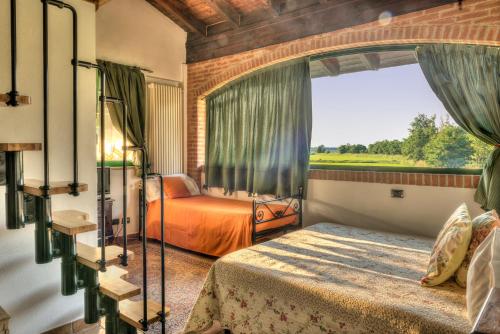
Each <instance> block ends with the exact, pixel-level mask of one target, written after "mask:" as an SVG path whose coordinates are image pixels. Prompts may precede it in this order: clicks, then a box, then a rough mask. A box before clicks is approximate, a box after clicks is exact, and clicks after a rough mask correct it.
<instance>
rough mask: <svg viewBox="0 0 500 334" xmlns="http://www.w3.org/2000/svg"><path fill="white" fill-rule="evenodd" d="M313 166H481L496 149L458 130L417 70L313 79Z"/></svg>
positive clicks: (410, 67)
mask: <svg viewBox="0 0 500 334" xmlns="http://www.w3.org/2000/svg"><path fill="white" fill-rule="evenodd" d="M312 87H313V89H312V93H313V131H312V142H311V147H312V149H311V167H312V168H315V167H317V168H318V167H320V168H329V167H331V168H338V167H341V166H344V167H346V166H351V167H352V166H358V167H360V168H362V167H402V168H405V167H406V168H407V167H417V168H418V167H420V168H461V169H478V168H482V166H483V164H484V162H485V160H486V159H487V157H488V155H489V154H490V152H491V151H492V150H493V147H492V146H491V145H488V144H485V143H483V142H481V141H480V140H478V139H476V138H475V137H474V136H472V135H470V134H468V133H467V132H465V131H464V130H462V128H460V127H459V126H458V125H457V124H456V123H455V122H454V121H453V120H452V119H451V118H450V117H449V114H448V113H447V111H446V110H445V108H444V106H443V105H442V103H441V102H440V101H439V99H438V98H437V97H436V95H435V94H434V92H433V91H432V90H431V88H430V87H429V84H428V83H427V81H426V79H425V77H424V75H423V73H422V71H421V69H420V67H419V65H418V64H411V65H404V66H398V67H391V68H385V69H379V70H378V71H363V72H356V73H349V74H343V75H340V76H334V77H321V78H315V79H313V80H312Z"/></svg>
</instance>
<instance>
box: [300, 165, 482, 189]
mask: <svg viewBox="0 0 500 334" xmlns="http://www.w3.org/2000/svg"><path fill="white" fill-rule="evenodd" d="M329 167H330V166H329ZM315 168H316V166H311V170H309V179H312V180H330V181H347V182H365V183H384V184H401V185H415V186H429V187H451V188H471V189H475V188H477V186H478V184H479V179H480V178H481V175H477V174H475V173H477V172H476V171H475V170H468V171H470V172H471V173H470V174H464V173H459V174H453V173H444V170H443V172H441V173H438V171H436V169H433V171H432V172H422V171H419V172H416V171H414V170H405V171H391V170H387V169H386V168H385V167H381V168H380V169H379V168H377V169H378V170H373V168H376V167H373V168H372V170H368V169H369V167H367V168H366V169H365V170H362V169H358V168H360V167H356V168H354V169H353V168H351V167H349V166H347V167H346V168H345V169H340V168H341V167H338V166H337V167H335V169H315ZM387 168H391V167H387ZM396 168H397V167H396ZM473 172H474V173H473Z"/></svg>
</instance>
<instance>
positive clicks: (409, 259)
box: [185, 223, 471, 334]
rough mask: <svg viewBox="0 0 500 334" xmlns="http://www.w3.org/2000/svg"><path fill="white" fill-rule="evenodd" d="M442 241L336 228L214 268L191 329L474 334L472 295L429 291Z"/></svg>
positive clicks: (289, 238)
mask: <svg viewBox="0 0 500 334" xmlns="http://www.w3.org/2000/svg"><path fill="white" fill-rule="evenodd" d="M432 245H433V240H431V239H426V238H418V237H412V236H406V235H398V234H391V233H382V232H375V231H370V230H366V229H359V228H353V227H347V226H342V225H336V224H329V223H321V224H316V225H313V226H311V227H308V228H306V229H303V230H301V231H297V232H293V233H289V234H287V235H285V236H283V237H280V238H277V239H274V240H272V241H269V242H265V243H262V244H259V245H256V246H253V247H250V248H247V249H245V250H240V251H238V252H234V253H231V254H229V255H227V256H225V257H223V258H221V259H219V260H218V261H216V262H215V263H214V265H213V266H212V268H211V270H210V272H209V274H208V277H207V280H206V282H205V284H204V286H203V289H202V291H201V292H200V295H199V297H198V300H197V302H196V304H195V306H194V307H193V310H192V312H191V315H190V317H189V320H188V323H187V325H186V328H185V332H187V333H196V332H199V331H201V330H204V329H206V328H209V327H210V326H211V325H212V322H213V321H214V320H218V321H220V323H221V324H222V326H223V327H224V328H227V329H230V330H231V332H232V333H234V334H238V333H433V334H434V333H440V334H446V333H450V334H452V333H453V334H454V333H468V331H469V330H470V328H471V326H470V324H469V323H468V321H467V318H466V307H465V290H464V289H462V288H460V287H459V286H458V285H456V284H455V283H454V282H452V281H449V282H446V283H444V284H443V285H440V286H437V287H432V288H427V287H422V286H420V284H419V283H418V280H419V279H420V277H421V276H422V275H423V274H424V272H425V269H426V266H427V262H428V259H429V253H430V250H431V248H432Z"/></svg>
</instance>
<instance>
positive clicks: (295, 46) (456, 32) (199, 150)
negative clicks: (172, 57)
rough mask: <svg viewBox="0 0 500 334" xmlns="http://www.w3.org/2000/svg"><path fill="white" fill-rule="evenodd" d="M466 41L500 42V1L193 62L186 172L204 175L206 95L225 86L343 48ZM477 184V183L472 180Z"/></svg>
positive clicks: (472, 2)
mask: <svg viewBox="0 0 500 334" xmlns="http://www.w3.org/2000/svg"><path fill="white" fill-rule="evenodd" d="M436 42H439V43H464V44H484V45H496V46H500V2H499V1H498V0H466V1H464V2H463V4H462V9H461V10H459V8H458V4H449V5H444V6H439V7H435V8H432V9H427V10H423V11H419V12H414V13H411V14H406V15H402V16H397V17H394V18H393V19H392V21H391V22H390V23H388V24H382V23H380V22H371V23H367V24H363V25H359V26H354V27H351V28H347V29H341V30H337V31H333V32H330V33H325V34H320V35H315V36H310V37H306V38H302V39H298V40H294V41H291V42H286V43H282V44H278V45H273V46H269V47H265V48H261V49H257V50H252V51H248V52H244V53H240V54H237V55H231V56H227V57H222V58H217V59H212V60H208V61H203V62H198V63H193V64H189V65H188V82H187V122H188V124H187V128H188V133H187V137H188V138H187V159H188V166H187V169H188V170H187V172H188V174H190V175H191V176H193V177H194V178H196V179H198V180H199V179H200V175H201V167H202V166H203V163H204V154H205V147H204V145H205V102H204V100H203V98H204V97H205V96H206V95H207V94H209V93H210V92H212V91H214V90H215V89H217V88H219V87H221V86H223V85H224V84H226V83H228V82H230V81H232V80H234V79H236V78H238V77H240V76H242V75H245V74H248V73H250V72H252V71H255V70H257V69H260V68H263V67H266V66H269V65H272V64H275V63H279V62H282V61H286V60H290V59H294V58H298V57H303V56H308V55H314V54H318V53H323V52H330V51H337V50H343V49H350V48H357V47H365V46H373V45H391V44H412V43H436ZM473 183H475V182H473Z"/></svg>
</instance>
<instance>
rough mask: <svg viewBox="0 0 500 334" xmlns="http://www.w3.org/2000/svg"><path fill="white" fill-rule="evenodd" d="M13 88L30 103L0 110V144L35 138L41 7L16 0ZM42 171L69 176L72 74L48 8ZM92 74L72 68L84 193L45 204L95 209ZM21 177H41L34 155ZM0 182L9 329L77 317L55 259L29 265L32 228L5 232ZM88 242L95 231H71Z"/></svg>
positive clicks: (2, 70) (89, 51)
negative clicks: (46, 156)
mask: <svg viewBox="0 0 500 334" xmlns="http://www.w3.org/2000/svg"><path fill="white" fill-rule="evenodd" d="M67 2H68V3H70V4H72V5H74V6H75V7H76V8H77V11H78V19H79V21H78V24H79V27H78V28H79V51H80V58H81V59H84V60H90V61H94V60H95V9H94V6H93V5H92V4H90V3H87V2H85V1H81V0H67ZM17 3H18V24H17V29H18V90H19V91H20V92H21V94H25V95H30V96H31V97H32V105H30V106H24V107H18V108H15V109H14V108H0V142H42V117H43V116H42V4H41V2H40V1H33V0H18V1H17ZM49 15H50V26H49V29H50V40H49V43H50V44H49V45H50V72H49V77H50V90H49V92H50V102H49V108H50V131H51V132H50V144H51V147H50V162H51V165H50V176H51V179H52V180H54V181H56V180H60V181H62V180H70V179H71V175H72V172H71V166H72V164H71V154H72V145H71V143H72V140H71V132H70V131H71V130H70V129H71V119H72V114H71V113H72V108H71V102H72V94H71V89H72V76H71V65H70V60H71V57H72V54H71V30H72V29H71V14H70V13H69V11H67V10H64V11H61V10H59V9H57V8H54V7H52V8H50V11H49ZM0 43H1V47H0V91H1V92H7V91H9V90H10V9H9V1H0ZM95 81H96V80H95V72H94V71H88V70H84V69H81V70H79V81H78V82H79V90H78V97H79V108H80V113H79V124H80V125H79V129H80V132H79V140H80V142H79V154H80V164H79V167H80V180H81V181H82V182H86V183H88V184H89V191H88V192H86V193H82V194H81V196H79V197H76V198H74V197H70V196H68V195H58V196H54V197H53V209H54V210H60V209H64V208H74V209H79V210H83V211H86V212H88V213H89V214H90V215H91V217H95V214H96V161H95V147H96V146H95V145H96V144H95V104H96V101H95V89H96V87H95ZM24 161H25V164H24V167H25V177H26V178H42V176H43V167H42V163H43V159H42V153H41V152H27V153H26V154H25V160H24ZM4 193H5V187H0V305H1V306H2V307H4V308H5V310H6V311H7V312H8V313H10V314H11V316H12V319H11V333H13V334H32V333H40V332H42V331H45V330H48V329H51V328H54V327H57V326H59V325H62V324H65V323H68V322H70V321H73V320H75V319H79V318H82V316H83V292H82V291H80V292H79V293H78V294H76V295H74V296H70V297H63V296H62V295H61V293H60V276H61V272H60V260H59V259H58V260H54V261H53V262H52V263H50V264H43V265H37V264H35V254H34V226H32V225H31V226H27V227H26V228H24V229H21V230H6V229H5V200H4V198H5V195H4ZM78 239H79V240H80V241H84V242H87V243H95V240H96V233H93V232H91V233H87V234H86V235H84V236H79V237H78Z"/></svg>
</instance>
